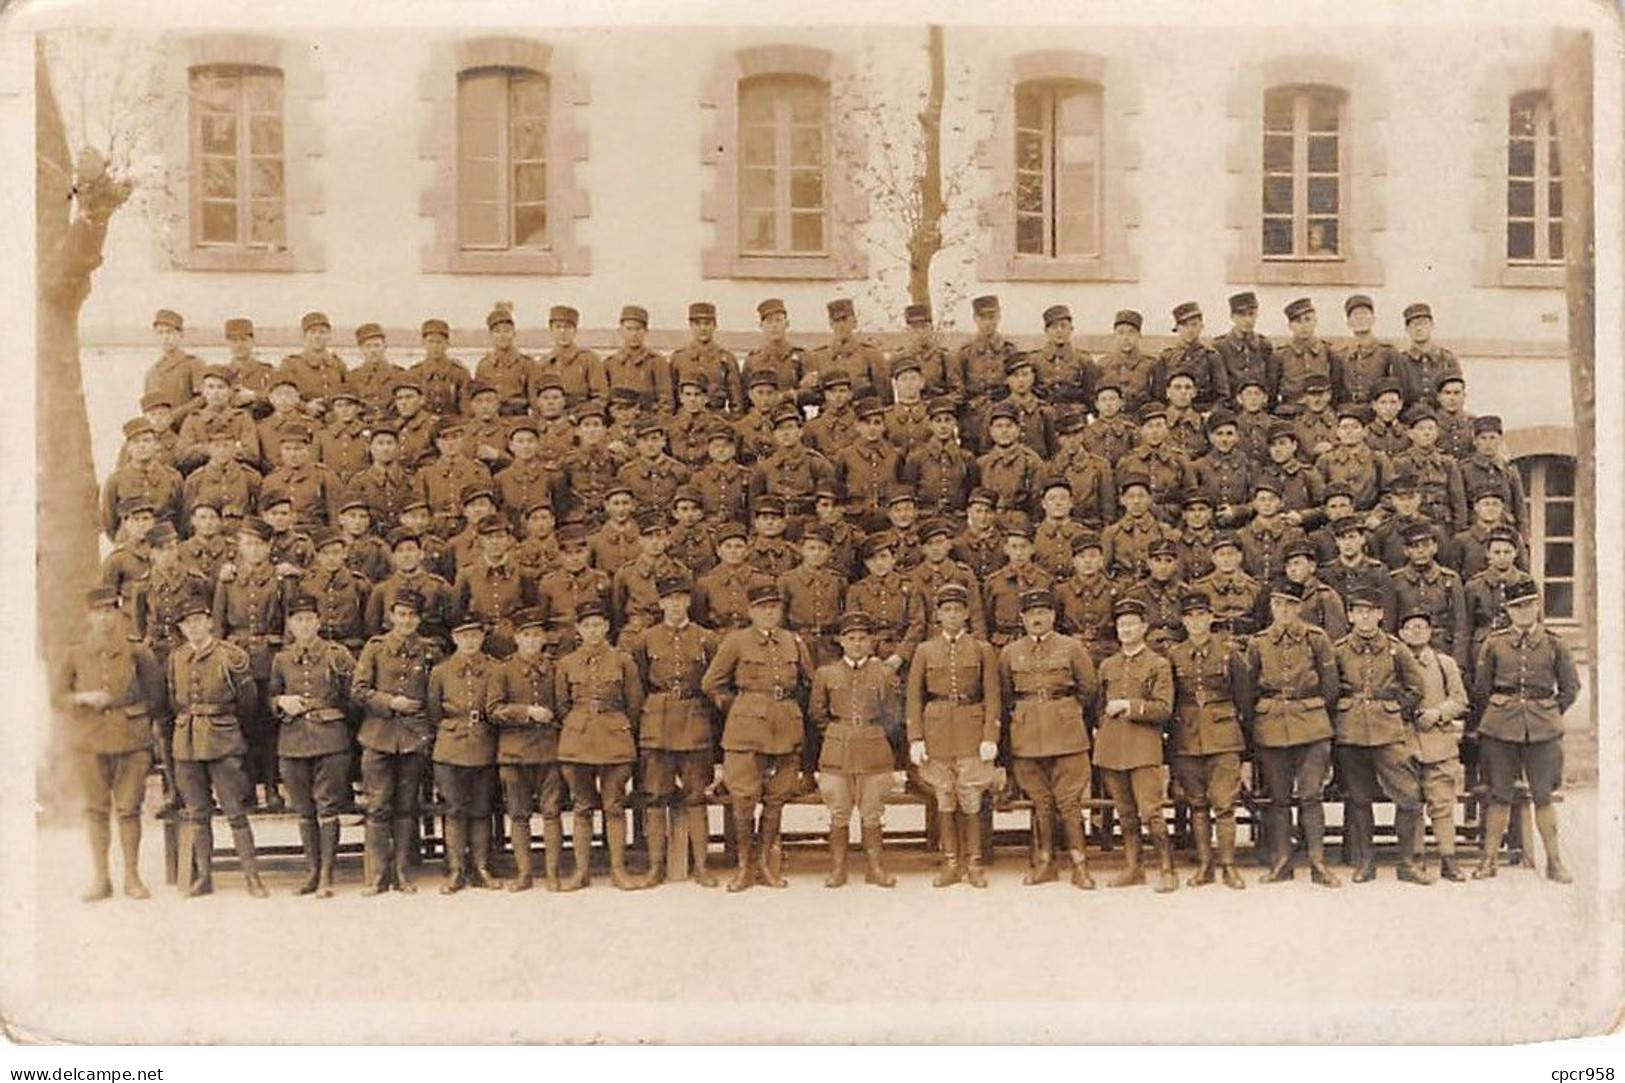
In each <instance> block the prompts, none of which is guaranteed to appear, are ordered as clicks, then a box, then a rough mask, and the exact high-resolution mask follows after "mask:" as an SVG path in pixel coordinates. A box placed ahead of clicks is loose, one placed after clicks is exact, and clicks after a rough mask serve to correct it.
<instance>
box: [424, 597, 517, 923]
mask: <svg viewBox="0 0 1625 1083" xmlns="http://www.w3.org/2000/svg"><path fill="white" fill-rule="evenodd" d="M451 638H452V642H453V643H455V644H456V648H457V649H456V650H455V651H454V652H453V653H452V655H451V657H450V658H447V659H446V660H445V661H444V662H441V663H440V664H439V665H437V666H435V667H434V669H432V670H430V671H429V686H428V691H427V693H426V694H425V702H424V716H425V718H426V719H427V721H428V723H429V725H430V726H431V727H432V728H433V729H434V730H435V740H434V753H433V756H434V784H435V789H437V790H439V791H440V795H441V798H442V799H443V800H444V801H445V803H446V815H445V826H446V881H445V883H443V884H441V885H440V894H442V895H452V894H455V893H456V892H458V891H461V890H462V889H463V888H465V887H480V888H495V887H497V886H498V885H497V879H496V876H495V875H494V874H493V873H492V872H491V791H492V789H493V788H494V783H495V782H496V771H495V765H496V752H497V731H496V726H495V724H494V720H493V719H492V718H491V717H490V715H489V714H487V713H486V709H487V706H488V704H489V703H490V701H491V691H492V689H491V685H492V683H493V679H494V676H495V670H496V667H497V666H498V665H499V664H500V663H498V662H496V661H494V660H493V659H492V658H491V657H490V656H489V655H487V654H485V653H483V652H482V651H481V650H480V644H482V643H483V642H484V641H485V626H484V625H483V624H481V623H480V622H479V621H478V620H464V621H461V622H460V623H458V624H457V625H455V626H454V627H453V628H452V630H451Z"/></svg>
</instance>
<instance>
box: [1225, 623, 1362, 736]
mask: <svg viewBox="0 0 1625 1083" xmlns="http://www.w3.org/2000/svg"><path fill="white" fill-rule="evenodd" d="M1243 657H1244V659H1245V661H1246V666H1247V688H1248V694H1249V696H1250V698H1251V702H1247V703H1241V704H1238V706H1239V707H1240V708H1241V715H1242V719H1243V721H1246V722H1250V723H1251V728H1252V739H1253V743H1254V744H1255V745H1257V746H1258V747H1260V748H1292V747H1295V746H1297V745H1306V744H1313V743H1314V742H1316V741H1329V740H1331V737H1332V722H1331V718H1330V716H1329V715H1328V714H1327V710H1326V709H1327V705H1328V704H1332V703H1335V702H1336V700H1337V692H1338V678H1337V660H1336V658H1335V657H1334V656H1333V650H1332V641H1331V637H1330V636H1328V635H1327V634H1326V633H1325V632H1323V631H1321V630H1320V629H1319V628H1316V627H1314V626H1313V625H1309V624H1304V623H1302V622H1301V621H1300V622H1298V623H1297V624H1294V625H1290V626H1288V625H1271V626H1270V627H1268V628H1266V629H1264V630H1263V631H1262V632H1259V633H1258V634H1257V635H1254V636H1250V637H1249V638H1248V639H1247V647H1246V652H1245V654H1244V655H1243Z"/></svg>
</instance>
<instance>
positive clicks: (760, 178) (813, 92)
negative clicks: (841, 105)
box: [739, 75, 829, 257]
mask: <svg viewBox="0 0 1625 1083" xmlns="http://www.w3.org/2000/svg"><path fill="white" fill-rule="evenodd" d="M828 142H829V84H828V83H826V82H824V81H823V80H820V79H814V78H811V77H808V76H797V75H766V76H760V77H756V78H751V79H744V80H742V81H741V82H740V84H739V251H740V255H741V256H747V257H748V256H820V255H823V254H824V252H825V251H826V249H827V241H826V239H825V231H826V229H827V226H828V217H829V216H828V205H827V202H826V191H825V185H824V168H825V163H826V161H827V160H828V154H827V149H826V148H827V146H828Z"/></svg>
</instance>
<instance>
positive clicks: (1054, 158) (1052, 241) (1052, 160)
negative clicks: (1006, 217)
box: [1011, 79, 1106, 260]
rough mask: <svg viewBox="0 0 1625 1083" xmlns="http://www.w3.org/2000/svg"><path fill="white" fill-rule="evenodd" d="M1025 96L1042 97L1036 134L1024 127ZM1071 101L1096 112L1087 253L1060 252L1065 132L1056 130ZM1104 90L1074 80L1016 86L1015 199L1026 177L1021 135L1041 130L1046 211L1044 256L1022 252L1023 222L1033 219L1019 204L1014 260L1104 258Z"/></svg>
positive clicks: (1014, 209) (1040, 171)
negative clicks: (1083, 103)
mask: <svg viewBox="0 0 1625 1083" xmlns="http://www.w3.org/2000/svg"><path fill="white" fill-rule="evenodd" d="M1025 94H1032V95H1037V96H1038V97H1039V112H1040V117H1039V126H1038V128H1037V129H1026V128H1023V127H1022V126H1021V98H1022V96H1023V95H1025ZM1072 97H1081V98H1087V99H1089V100H1090V101H1091V103H1092V105H1091V108H1092V110H1093V112H1094V121H1095V130H1094V133H1093V142H1094V146H1093V147H1092V152H1091V155H1090V164H1091V166H1092V167H1093V169H1094V176H1093V178H1092V180H1091V182H1090V187H1091V190H1092V199H1091V203H1092V204H1093V205H1092V206H1091V207H1090V221H1091V223H1092V225H1093V229H1092V231H1091V236H1090V238H1089V244H1088V246H1087V249H1086V250H1085V251H1081V252H1063V251H1061V207H1060V198H1061V165H1062V163H1061V158H1060V144H1061V138H1060V133H1059V131H1058V129H1057V125H1058V124H1059V116H1060V104H1061V102H1062V101H1063V100H1065V99H1067V98H1072ZM1103 98H1104V95H1103V94H1102V93H1101V88H1100V86H1099V85H1098V84H1096V83H1086V82H1083V81H1081V80H1075V79H1033V80H1028V81H1025V82H1022V83H1019V84H1017V85H1016V88H1015V107H1016V109H1015V112H1016V115H1015V120H1014V121H1013V123H1014V125H1015V133H1016V140H1015V147H1014V154H1015V158H1014V159H1013V161H1012V166H1011V167H1012V169H1013V170H1014V175H1015V178H1016V185H1015V188H1014V189H1012V191H1011V199H1012V200H1015V199H1016V198H1017V194H1018V193H1019V191H1020V185H1021V177H1022V174H1023V173H1024V172H1031V171H1030V170H1023V168H1022V163H1021V158H1020V153H1021V151H1020V146H1021V135H1022V134H1023V133H1024V132H1027V131H1036V132H1037V134H1038V137H1039V146H1040V152H1039V156H1040V163H1039V169H1038V176H1039V183H1040V188H1041V191H1042V202H1043V208H1042V210H1041V211H1040V212H1039V214H1040V216H1041V217H1042V220H1043V235H1044V236H1043V241H1044V251H1043V252H1023V251H1022V250H1021V221H1022V219H1023V218H1024V217H1032V216H1031V215H1030V214H1028V213H1026V212H1023V211H1022V209H1021V207H1020V206H1019V204H1017V205H1015V206H1013V207H1012V209H1011V213H1012V215H1013V216H1014V218H1015V221H1016V229H1015V253H1014V254H1015V257H1016V258H1017V259H1031V260H1039V259H1044V260H1095V259H1099V258H1100V257H1101V250H1102V239H1103V236H1104V233H1105V230H1104V228H1103V225H1102V221H1101V218H1102V211H1103V207H1102V204H1103V202H1104V199H1103V196H1104V191H1103V190H1104V188H1105V185H1104V184H1103V183H1102V178H1103V176H1104V173H1105V167H1106V163H1105V154H1104V150H1105V148H1104V146H1103V144H1104V131H1103V128H1104V126H1105V125H1104V116H1105V103H1104V101H1103Z"/></svg>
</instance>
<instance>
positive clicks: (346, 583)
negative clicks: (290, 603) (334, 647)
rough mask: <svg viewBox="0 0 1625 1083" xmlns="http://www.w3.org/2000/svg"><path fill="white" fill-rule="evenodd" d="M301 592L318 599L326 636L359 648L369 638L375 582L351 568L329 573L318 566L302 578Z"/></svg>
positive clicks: (317, 603) (300, 582)
mask: <svg viewBox="0 0 1625 1083" xmlns="http://www.w3.org/2000/svg"><path fill="white" fill-rule="evenodd" d="M299 593H301V594H309V595H310V596H311V597H313V598H315V599H316V605H317V607H318V611H319V612H320V614H321V618H322V636H323V638H326V639H331V640H333V642H335V643H342V644H344V645H345V646H347V647H353V648H354V649H356V650H359V649H360V648H361V645H362V643H364V642H365V641H366V638H367V599H368V598H369V597H371V595H372V583H371V581H370V580H368V579H367V578H366V577H365V576H361V575H357V574H356V573H355V572H353V571H351V570H350V569H349V568H343V567H341V568H339V569H338V570H337V571H332V572H326V571H322V570H320V569H314V570H312V571H309V572H306V573H305V575H304V576H303V577H302V578H301V579H300V580H299Z"/></svg>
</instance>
